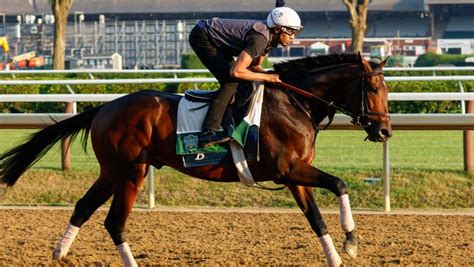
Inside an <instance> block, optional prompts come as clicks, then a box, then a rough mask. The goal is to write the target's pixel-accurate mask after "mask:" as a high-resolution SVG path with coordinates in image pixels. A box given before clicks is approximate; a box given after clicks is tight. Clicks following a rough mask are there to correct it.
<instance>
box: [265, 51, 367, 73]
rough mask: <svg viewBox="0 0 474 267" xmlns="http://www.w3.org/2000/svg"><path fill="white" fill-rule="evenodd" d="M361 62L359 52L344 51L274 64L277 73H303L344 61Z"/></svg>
mask: <svg viewBox="0 0 474 267" xmlns="http://www.w3.org/2000/svg"><path fill="white" fill-rule="evenodd" d="M359 62H360V58H359V55H358V54H352V53H344V54H331V55H322V56H315V57H304V58H300V59H294V60H289V61H285V62H282V63H277V64H275V65H273V68H274V70H275V72H276V73H278V74H280V75H281V74H283V73H295V72H296V73H301V72H305V71H308V70H312V69H315V68H320V67H327V66H332V65H339V64H344V63H356V64H359Z"/></svg>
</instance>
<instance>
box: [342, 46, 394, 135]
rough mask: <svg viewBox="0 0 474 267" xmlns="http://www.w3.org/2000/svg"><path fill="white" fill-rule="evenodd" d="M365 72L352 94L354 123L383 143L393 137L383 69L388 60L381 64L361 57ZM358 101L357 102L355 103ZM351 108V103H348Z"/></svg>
mask: <svg viewBox="0 0 474 267" xmlns="http://www.w3.org/2000/svg"><path fill="white" fill-rule="evenodd" d="M359 58H360V64H361V65H362V68H363V71H362V74H361V76H362V77H361V81H360V83H359V85H358V86H357V88H356V90H354V91H353V92H352V94H353V96H352V97H353V98H352V101H351V102H352V103H350V105H351V110H352V112H353V114H354V117H353V121H352V123H354V124H356V125H360V126H361V127H363V128H364V130H365V131H366V132H367V134H368V136H367V138H368V139H369V140H370V141H373V142H383V141H386V140H387V139H388V138H390V137H391V136H392V125H391V122H390V116H389V113H388V89H387V86H386V84H385V79H384V76H383V71H382V68H383V66H384V65H385V63H386V62H387V59H385V60H384V61H382V62H380V63H376V62H368V61H366V60H364V59H363V58H362V56H360V54H359ZM354 99H357V101H354ZM346 104H347V105H348V106H349V103H346Z"/></svg>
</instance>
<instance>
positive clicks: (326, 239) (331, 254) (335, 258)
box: [319, 235, 342, 267]
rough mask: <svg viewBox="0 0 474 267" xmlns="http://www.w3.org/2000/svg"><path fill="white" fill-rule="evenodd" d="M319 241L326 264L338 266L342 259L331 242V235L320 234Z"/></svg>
mask: <svg viewBox="0 0 474 267" xmlns="http://www.w3.org/2000/svg"><path fill="white" fill-rule="evenodd" d="M319 242H321V245H322V246H323V250H324V253H325V254H326V258H327V261H328V266H331V267H332V266H337V267H339V266H340V265H341V264H342V260H341V257H340V256H339V253H337V250H336V248H335V247H334V244H333V243H332V239H331V237H330V236H329V235H323V236H320V237H319Z"/></svg>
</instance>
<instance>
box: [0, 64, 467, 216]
mask: <svg viewBox="0 0 474 267" xmlns="http://www.w3.org/2000/svg"><path fill="white" fill-rule="evenodd" d="M387 69H388V70H404V71H420V70H422V71H433V73H434V74H435V71H444V70H474V68H459V67H450V68H449V67H442V68H409V69H407V68H387ZM207 72H208V71H207V70H125V71H116V70H113V71H109V70H74V71H52V70H48V71H9V72H3V73H2V72H0V74H11V75H15V74H27V73H30V74H31V73H34V74H38V73H46V74H50V73H88V74H89V76H90V78H91V79H90V80H83V79H81V80H0V86H2V85H19V84H22V85H25V84H28V85H41V84H43V85H44V84H49V85H66V86H68V90H69V91H70V92H71V94H47V95H45V94H27V95H25V94H20V95H15V94H11V95H2V96H1V97H0V102H66V103H74V105H75V103H76V102H106V101H111V100H113V99H115V98H118V97H121V96H123V94H74V92H73V91H72V89H71V87H70V86H71V85H77V84H81V85H83V84H141V83H203V82H216V80H215V79H214V78H178V77H177V75H176V74H179V73H207ZM95 73H140V74H143V73H172V74H175V77H174V78H148V79H94V77H93V75H92V74H95ZM15 78H16V77H15ZM385 80H386V81H387V82H390V81H405V82H408V81H458V82H459V83H458V85H459V91H461V92H458V93H454V92H453V93H390V94H389V100H390V101H462V102H461V103H462V109H463V113H459V114H391V118H392V127H393V129H394V130H464V131H465V134H464V137H465V138H464V155H465V159H464V162H465V169H466V170H468V169H469V168H472V167H473V166H472V165H473V162H474V159H473V156H472V153H473V152H472V149H473V148H472V144H473V142H472V133H471V131H470V130H474V104H473V103H474V93H466V92H463V91H464V90H463V88H462V84H461V81H474V76H411V77H386V78H385ZM465 101H467V103H469V105H468V108H467V110H468V113H465V112H464V110H465V107H464V102H465ZM73 110H74V113H75V108H74V109H73ZM74 113H47V114H8V113H4V114H0V128H4V129H5V128H10V129H18V128H42V127H45V126H47V125H51V124H54V123H56V122H57V121H60V120H63V119H66V118H69V117H71V116H73V115H74ZM349 121H350V119H349V118H348V117H347V116H345V115H342V114H338V115H336V117H335V118H334V121H333V123H332V125H331V127H330V129H356V127H355V126H353V125H352V124H350V122H349ZM323 123H325V122H323ZM150 174H151V175H150V177H149V178H150V179H149V185H150V186H149V187H150V192H149V207H153V206H154V193H153V184H154V177H153V173H152V172H150ZM383 184H384V210H385V211H390V160H389V142H385V143H384V144H383Z"/></svg>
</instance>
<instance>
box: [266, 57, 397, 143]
mask: <svg viewBox="0 0 474 267" xmlns="http://www.w3.org/2000/svg"><path fill="white" fill-rule="evenodd" d="M385 63H386V60H385V61H382V62H380V63H375V62H368V61H366V60H364V59H363V58H362V56H361V55H360V54H359V55H357V54H333V55H325V56H317V57H307V58H302V59H297V60H292V61H288V62H284V63H279V64H276V65H274V68H275V70H276V72H277V73H278V74H280V77H281V78H282V80H283V81H288V82H289V83H291V84H293V85H295V86H296V87H295V86H291V85H288V84H286V85H285V87H287V89H291V87H294V88H293V89H291V90H293V91H295V92H297V93H298V94H300V95H303V96H305V97H308V99H311V102H310V103H311V104H310V106H311V117H312V118H313V120H314V121H315V122H316V124H319V123H320V122H321V121H322V120H323V119H324V117H326V116H328V117H329V120H330V121H332V118H333V117H334V114H335V112H336V110H338V111H340V112H342V113H345V114H346V115H348V116H350V117H352V123H353V124H356V125H359V126H361V127H363V128H364V129H365V131H366V132H367V133H368V137H367V138H368V139H369V140H370V141H374V142H382V141H385V140H387V138H389V137H390V136H391V135H392V126H391V123H390V117H389V115H388V102H387V99H388V89H387V87H386V85H385V80H384V76H383V72H382V68H383V66H384V65H385ZM298 88H304V91H306V92H301V91H302V90H301V89H298ZM314 99H315V101H312V100H314ZM324 110H326V111H327V112H326V111H324Z"/></svg>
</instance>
